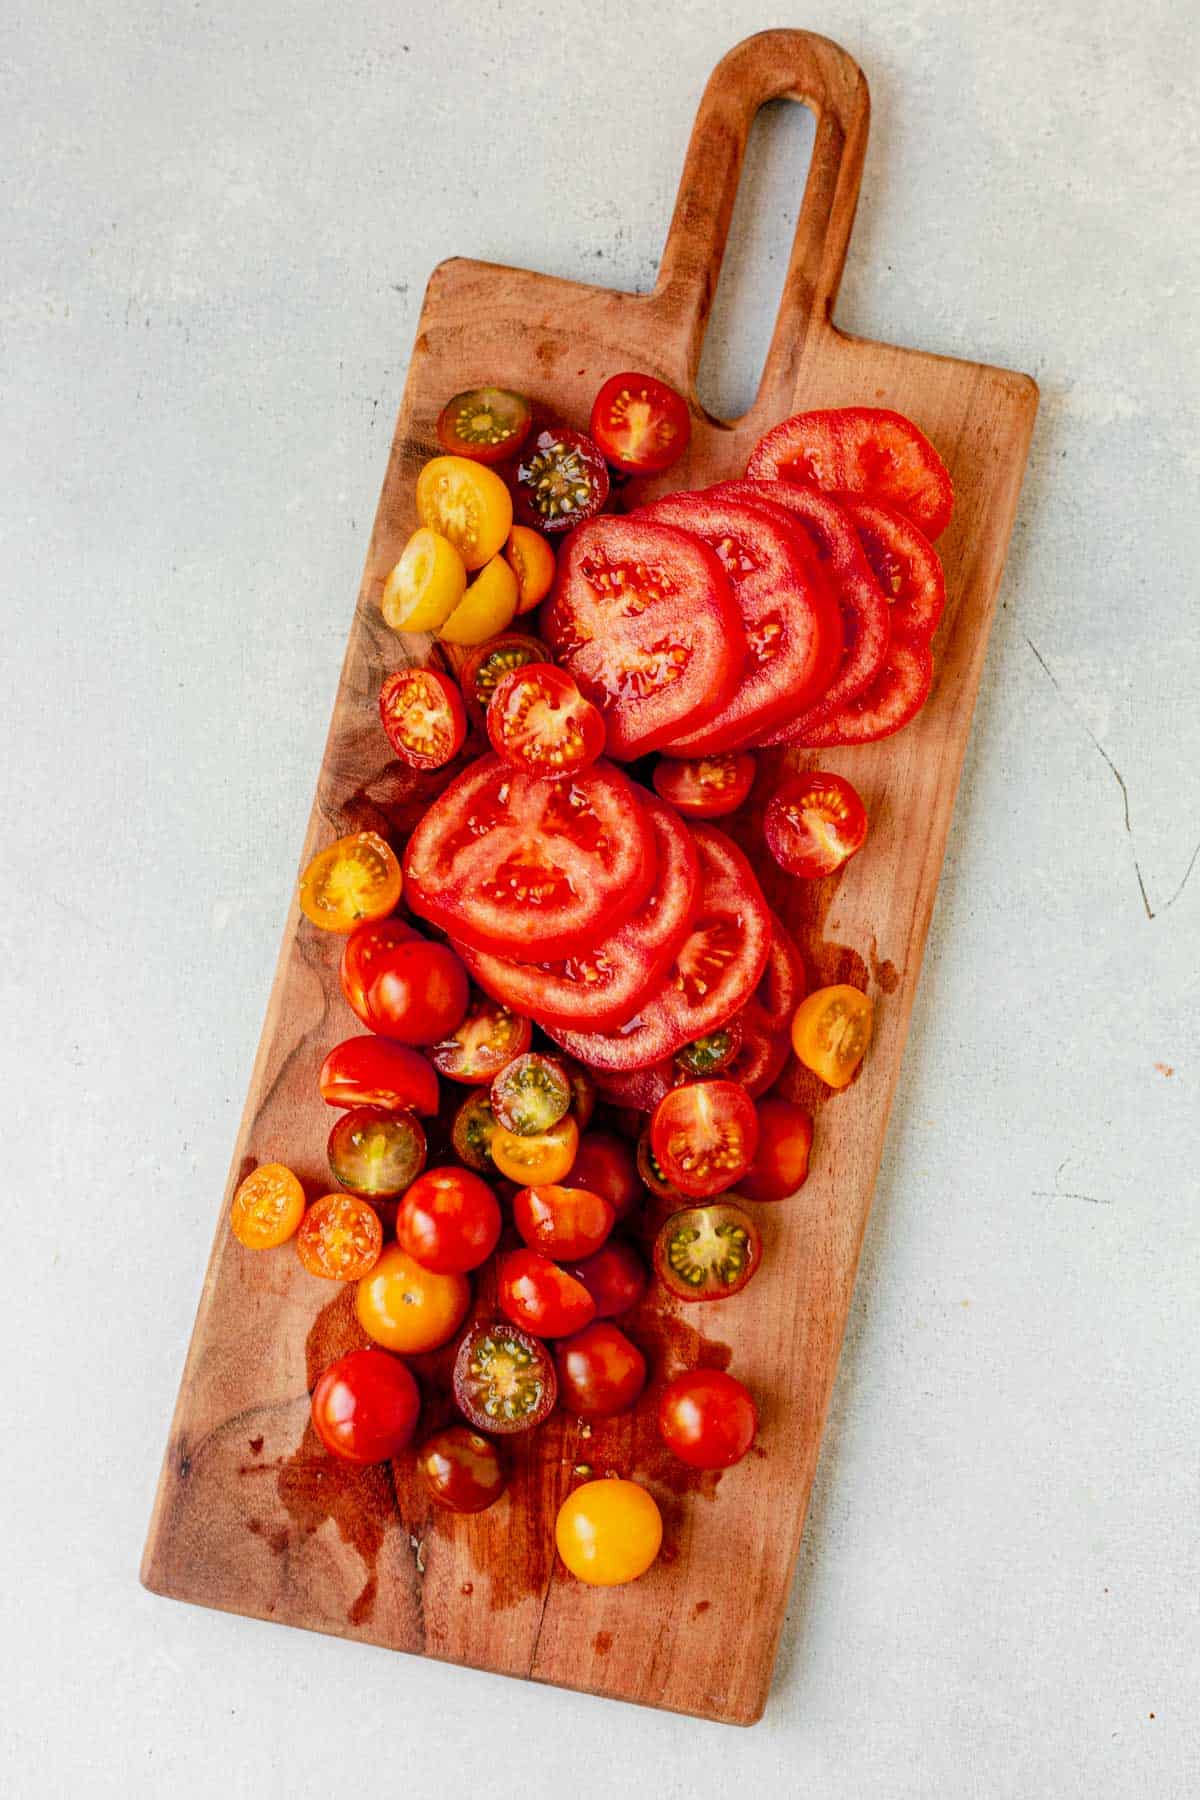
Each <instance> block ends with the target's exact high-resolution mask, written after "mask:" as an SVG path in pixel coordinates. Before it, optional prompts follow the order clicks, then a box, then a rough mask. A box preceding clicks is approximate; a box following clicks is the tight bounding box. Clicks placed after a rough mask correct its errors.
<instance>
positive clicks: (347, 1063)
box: [318, 1037, 438, 1116]
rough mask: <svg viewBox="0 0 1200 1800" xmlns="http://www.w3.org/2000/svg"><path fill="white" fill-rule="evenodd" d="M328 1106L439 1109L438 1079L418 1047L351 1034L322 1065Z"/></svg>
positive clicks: (321, 1078)
mask: <svg viewBox="0 0 1200 1800" xmlns="http://www.w3.org/2000/svg"><path fill="white" fill-rule="evenodd" d="M318 1084H319V1086H320V1089H321V1098H322V1100H324V1102H325V1104H326V1105H327V1106H371V1107H374V1108H375V1110H376V1111H377V1112H409V1111H411V1112H419V1113H426V1114H428V1115H430V1116H432V1114H434V1113H436V1112H437V1109H438V1079H437V1076H436V1075H435V1074H434V1072H433V1070H432V1069H431V1068H430V1066H429V1064H428V1063H427V1062H426V1061H425V1058H424V1057H423V1056H418V1055H417V1053H416V1051H415V1050H410V1049H408V1047H407V1046H406V1045H405V1044H393V1043H391V1042H390V1041H389V1040H388V1039H387V1038H378V1037H356V1038H347V1039H346V1040H345V1042H344V1043H341V1044H336V1045H335V1046H334V1048H333V1049H332V1050H331V1051H330V1052H329V1055H328V1056H327V1057H326V1058H325V1061H324V1062H323V1063H322V1064H321V1073H320V1075H319V1077H318Z"/></svg>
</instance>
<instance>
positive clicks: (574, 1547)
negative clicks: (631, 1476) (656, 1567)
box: [554, 1480, 663, 1587]
mask: <svg viewBox="0 0 1200 1800" xmlns="http://www.w3.org/2000/svg"><path fill="white" fill-rule="evenodd" d="M662 1532H663V1526H662V1514H661V1513H660V1512H659V1510H658V1507H657V1505H656V1504H655V1501H654V1499H653V1497H652V1496H651V1495H650V1494H648V1493H647V1492H646V1490H645V1488H644V1487H641V1486H639V1484H638V1483H637V1482H636V1481H620V1480H604V1481H588V1482H585V1483H584V1485H583V1486H582V1487H578V1488H576V1489H575V1491H574V1493H571V1494H568V1495H567V1497H566V1499H565V1500H564V1501H563V1503H562V1505H561V1506H560V1507H559V1509H558V1517H557V1518H556V1519H555V1521H554V1542H555V1545H556V1547H557V1550H558V1554H559V1555H560V1556H561V1558H562V1560H563V1562H564V1563H565V1564H566V1566H567V1568H568V1569H569V1570H570V1571H571V1573H572V1575H574V1576H575V1578H576V1580H577V1581H583V1582H586V1583H587V1584H588V1586H590V1587H620V1586H622V1585H623V1584H624V1583H625V1582H627V1581H636V1580H637V1579H638V1577H639V1576H640V1575H644V1574H645V1573H646V1570H647V1569H648V1568H649V1567H650V1566H651V1564H652V1563H653V1562H654V1560H655V1558H656V1557H657V1555H658V1553H659V1550H660V1549H661V1547H662Z"/></svg>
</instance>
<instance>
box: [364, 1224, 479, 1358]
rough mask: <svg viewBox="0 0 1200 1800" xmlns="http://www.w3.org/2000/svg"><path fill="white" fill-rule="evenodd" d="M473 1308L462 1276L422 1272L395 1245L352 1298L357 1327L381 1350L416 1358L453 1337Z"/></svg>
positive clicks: (384, 1254)
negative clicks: (467, 1313) (468, 1311)
mask: <svg viewBox="0 0 1200 1800" xmlns="http://www.w3.org/2000/svg"><path fill="white" fill-rule="evenodd" d="M470 1304H471V1284H470V1282H469V1281H468V1280H467V1278H466V1276H465V1275H439V1274H437V1273H436V1272H435V1271H434V1270H433V1269H423V1268H422V1267H421V1265H420V1263H419V1262H417V1261H416V1259H415V1258H414V1257H411V1256H409V1255H408V1253H407V1251H405V1250H402V1249H401V1248H400V1246H399V1244H388V1245H386V1246H385V1248H384V1250H383V1251H382V1253H381V1255H380V1258H379V1261H378V1262H377V1263H376V1264H375V1267H374V1268H373V1269H372V1270H371V1273H370V1274H369V1275H368V1276H367V1277H366V1278H365V1280H363V1281H360V1282H359V1284H358V1290H357V1293H356V1294H355V1311H356V1313H357V1315H358V1322H359V1324H360V1325H361V1326H362V1328H363V1330H364V1331H365V1332H366V1334H367V1336H368V1337H369V1338H373V1339H374V1340H375V1342H376V1343H377V1344H382V1345H383V1348H384V1349H385V1350H397V1351H399V1352H400V1354H401V1355H403V1356H417V1355H419V1354H420V1353H421V1351H423V1350H436V1349H437V1348H438V1346H439V1344H444V1343H446V1342H447V1340H448V1339H450V1338H452V1337H453V1336H454V1334H455V1332H456V1331H457V1330H458V1328H459V1326H460V1325H461V1324H462V1322H463V1319H464V1318H465V1317H466V1311H467V1308H468V1306H469V1305H470Z"/></svg>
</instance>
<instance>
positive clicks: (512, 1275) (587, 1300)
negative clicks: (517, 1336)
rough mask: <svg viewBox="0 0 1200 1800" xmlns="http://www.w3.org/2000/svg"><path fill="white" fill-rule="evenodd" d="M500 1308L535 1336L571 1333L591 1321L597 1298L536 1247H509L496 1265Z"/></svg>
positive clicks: (544, 1336)
mask: <svg viewBox="0 0 1200 1800" xmlns="http://www.w3.org/2000/svg"><path fill="white" fill-rule="evenodd" d="M497 1277H498V1290H497V1299H498V1301H499V1305H500V1311H501V1312H502V1313H503V1314H504V1315H505V1317H506V1318H508V1319H511V1320H512V1322H513V1324H514V1325H519V1326H520V1327H521V1329H522V1331H532V1332H535V1333H536V1335H537V1336H538V1337H541V1338H551V1337H570V1335H571V1333H572V1332H574V1331H581V1330H582V1329H583V1327H584V1326H585V1325H590V1324H591V1322H592V1320H593V1319H594V1318H595V1316H596V1302H595V1301H594V1300H593V1299H592V1296H591V1295H590V1294H589V1293H588V1291H587V1289H586V1288H585V1287H584V1285H583V1283H582V1282H581V1281H576V1279H575V1277H574V1276H573V1275H568V1274H567V1271H566V1270H565V1269H560V1268H559V1266H558V1264H557V1263H553V1262H551V1261H550V1258H549V1257H548V1256H542V1255H540V1254H539V1252H538V1251H536V1250H510V1251H509V1252H508V1255H507V1256H502V1257H501V1258H500V1260H499V1264H498V1267H497Z"/></svg>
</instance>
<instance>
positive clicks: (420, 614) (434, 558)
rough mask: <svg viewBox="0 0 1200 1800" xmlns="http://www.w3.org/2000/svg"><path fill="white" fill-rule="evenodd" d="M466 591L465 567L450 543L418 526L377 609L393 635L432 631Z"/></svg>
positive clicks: (386, 585) (387, 583) (448, 614)
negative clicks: (405, 632) (395, 633)
mask: <svg viewBox="0 0 1200 1800" xmlns="http://www.w3.org/2000/svg"><path fill="white" fill-rule="evenodd" d="M466 588H467V569H466V564H465V563H464V562H463V559H462V557H461V556H460V555H459V554H458V551H457V550H456V549H455V548H454V545H453V544H452V543H451V542H450V539H449V538H446V537H442V536H441V535H440V534H439V533H438V532H436V531H430V530H429V529H428V527H426V526H422V527H421V529H420V531H414V532H413V534H412V536H411V537H410V538H409V540H408V542H407V544H405V546H404V554H403V555H402V556H401V558H400V561H399V562H398V563H397V564H396V566H395V568H394V569H393V570H392V572H391V574H390V575H389V576H388V578H387V581H386V582H385V583H384V588H383V598H382V599H381V600H380V602H379V608H380V611H381V612H382V613H383V616H384V618H385V620H386V621H387V623H388V624H389V625H390V626H391V628H392V630H393V631H434V630H436V628H437V627H438V626H439V625H440V624H441V623H442V621H443V620H444V619H448V618H449V617H450V614H451V613H452V612H453V611H454V609H455V607H456V606H457V605H458V603H459V601H460V600H461V599H462V597H463V594H464V593H465V592H466Z"/></svg>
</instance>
